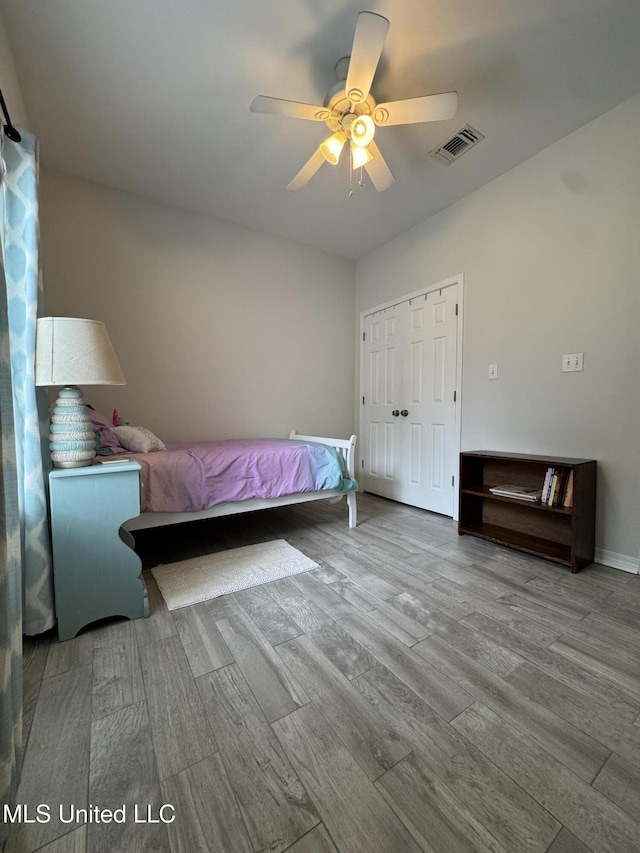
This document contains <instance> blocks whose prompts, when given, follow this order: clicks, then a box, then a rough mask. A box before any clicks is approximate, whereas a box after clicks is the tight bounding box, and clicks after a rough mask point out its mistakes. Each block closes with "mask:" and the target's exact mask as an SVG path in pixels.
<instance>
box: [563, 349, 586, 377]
mask: <svg viewBox="0 0 640 853" xmlns="http://www.w3.org/2000/svg"><path fill="white" fill-rule="evenodd" d="M583 363H584V353H582V352H571V353H568V354H567V355H563V356H562V372H563V373H574V372H576V371H579V370H582V369H583Z"/></svg>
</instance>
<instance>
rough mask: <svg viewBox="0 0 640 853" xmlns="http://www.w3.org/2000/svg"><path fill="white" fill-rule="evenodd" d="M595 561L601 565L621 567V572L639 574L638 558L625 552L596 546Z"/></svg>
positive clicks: (614, 567) (613, 567)
mask: <svg viewBox="0 0 640 853" xmlns="http://www.w3.org/2000/svg"><path fill="white" fill-rule="evenodd" d="M595 562H596V563H602V565H603V566H609V567H610V568H612V569H621V570H622V571H623V572H630V573H631V574H632V575H637V574H640V572H639V571H638V560H637V559H636V558H635V557H628V556H627V555H626V554H617V553H616V552H615V551H606V550H604V549H603V548H596V553H595Z"/></svg>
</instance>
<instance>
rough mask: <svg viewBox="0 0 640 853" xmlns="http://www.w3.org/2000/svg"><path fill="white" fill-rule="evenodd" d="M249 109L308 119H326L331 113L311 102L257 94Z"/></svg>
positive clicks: (253, 111)
mask: <svg viewBox="0 0 640 853" xmlns="http://www.w3.org/2000/svg"><path fill="white" fill-rule="evenodd" d="M249 109H250V110H251V112H252V113H268V114H269V115H275V116H286V117H288V118H305V119H308V120H309V121H326V120H327V119H328V118H329V116H330V115H331V113H330V112H329V110H328V109H326V108H325V107H316V106H314V105H313V104H301V103H299V102H298V101H284V100H282V98H270V97H268V96H267V95H258V96H257V97H256V98H254V99H253V100H252V101H251V105H250V106H249Z"/></svg>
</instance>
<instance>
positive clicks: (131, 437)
mask: <svg viewBox="0 0 640 853" xmlns="http://www.w3.org/2000/svg"><path fill="white" fill-rule="evenodd" d="M113 431H114V432H115V434H116V435H117V436H118V441H119V442H120V444H121V445H122V446H123V447H124V449H125V450H128V451H129V452H130V453H149V452H150V451H152V450H166V448H165V445H164V443H163V442H162V441H160V439H159V438H158V437H157V436H156V435H154V434H153V433H152V432H151V430H148V429H146V428H145V427H133V426H119V427H114V428H113Z"/></svg>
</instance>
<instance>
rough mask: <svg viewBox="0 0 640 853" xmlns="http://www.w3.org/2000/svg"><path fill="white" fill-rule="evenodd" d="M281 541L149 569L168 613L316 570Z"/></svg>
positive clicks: (312, 564)
mask: <svg viewBox="0 0 640 853" xmlns="http://www.w3.org/2000/svg"><path fill="white" fill-rule="evenodd" d="M317 568H318V564H317V563H314V562H313V560H311V559H310V558H309V557H307V556H306V555H305V554H303V553H302V552H301V551H298V550H297V548H294V547H293V545H289V543H288V542H287V541H286V540H285V539H275V540H274V541H273V542H261V543H260V544H258V545H246V546H245V547H244V548H233V549H232V550H230V551H218V552H217V553H216V554H205V555H204V556H201V557H195V558H193V559H191V560H181V561H180V562H179V563H167V564H166V565H162V566H156V568H155V569H151V574H152V575H153V576H154V578H155V579H156V583H157V584H158V586H159V588H160V592H161V593H162V597H163V598H164V600H165V601H166V603H167V607H168V608H169V610H177V609H178V608H180V607H188V606H189V605H190V604H197V603H198V602H200V601H209V599H211V598H217V597H218V596H219V595H227V594H228V593H230V592H237V591H238V590H240V589H248V588H249V587H250V586H259V585H260V584H263V583H268V582H269V581H275V580H277V579H278V578H286V577H289V576H290V575H297V574H299V573H300V572H308V571H310V570H311V569H317Z"/></svg>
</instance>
